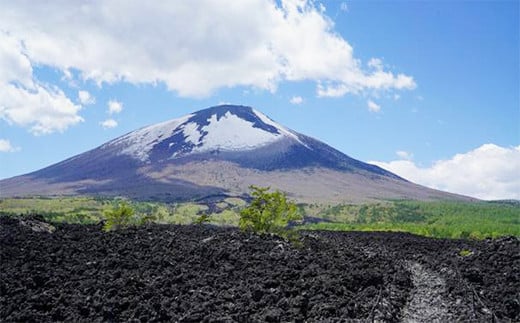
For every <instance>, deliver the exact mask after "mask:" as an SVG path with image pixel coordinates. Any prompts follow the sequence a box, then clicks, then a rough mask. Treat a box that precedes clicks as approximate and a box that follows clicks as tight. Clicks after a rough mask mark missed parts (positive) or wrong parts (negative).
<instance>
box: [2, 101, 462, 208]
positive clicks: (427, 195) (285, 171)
mask: <svg viewBox="0 0 520 323" xmlns="http://www.w3.org/2000/svg"><path fill="white" fill-rule="evenodd" d="M250 185H259V186H270V187H272V188H276V189H280V190H282V191H285V192H287V194H288V196H289V197H291V198H293V199H295V200H297V201H300V202H337V203H339V202H346V203H361V202H366V201H374V200H382V199H416V200H436V199H466V198H465V197H462V196H458V195H454V194H450V193H446V192H441V191H437V190H433V189H429V188H426V187H423V186H420V185H417V184H414V183H411V182H409V181H407V180H405V179H403V178H401V177H399V176H397V175H395V174H393V173H391V172H388V171H386V170H384V169H382V168H380V167H377V166H375V165H371V164H367V163H364V162H361V161H359V160H356V159H354V158H351V157H349V156H347V155H345V154H343V153H342V152H340V151H338V150H336V149H334V148H332V147H330V146H328V145H326V144H325V143H323V142H320V141H318V140H316V139H313V138H311V137H308V136H305V135H303V134H300V133H298V132H296V131H293V130H291V129H288V128H286V127H284V126H282V125H280V124H278V123H276V122H275V121H273V120H271V119H270V118H269V117H267V116H266V115H264V114H262V113H261V112H259V111H257V110H255V109H253V108H251V107H246V106H235V105H220V106H216V107H211V108H208V109H204V110H200V111H197V112H194V113H192V114H189V115H186V116H183V117H181V118H178V119H173V120H169V121H166V122H162V123H158V124H154V125H151V126H147V127H144V128H141V129H138V130H136V131H133V132H130V133H128V134H126V135H123V136H121V137H119V138H116V139H114V140H111V141H109V142H107V143H105V144H103V145H101V146H100V147H98V148H95V149H93V150H90V151H87V152H85V153H82V154H79V155H77V156H74V157H72V158H69V159H67V160H64V161H62V162H60V163H57V164H54V165H51V166H49V167H46V168H44V169H41V170H38V171H35V172H33V173H29V174H26V175H22V176H18V177H13V178H9V179H5V180H2V181H0V197H13V196H34V195H38V196H56V195H93V196H126V197H129V198H133V199H140V200H160V201H194V200H204V199H210V198H215V197H228V196H243V195H245V194H247V192H248V187H249V186H250Z"/></svg>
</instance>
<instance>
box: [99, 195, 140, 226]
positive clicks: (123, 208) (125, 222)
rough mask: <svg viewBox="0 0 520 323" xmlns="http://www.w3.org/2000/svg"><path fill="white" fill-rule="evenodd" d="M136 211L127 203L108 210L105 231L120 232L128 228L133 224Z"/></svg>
mask: <svg viewBox="0 0 520 323" xmlns="http://www.w3.org/2000/svg"><path fill="white" fill-rule="evenodd" d="M134 213H135V212H134V209H133V208H132V207H130V205H128V204H127V203H125V202H123V203H120V204H119V205H118V206H117V207H115V208H111V209H108V210H106V211H105V212H104V214H105V224H104V225H103V230H104V231H111V230H119V229H121V228H125V227H128V226H129V225H130V223H131V220H132V216H133V215H134Z"/></svg>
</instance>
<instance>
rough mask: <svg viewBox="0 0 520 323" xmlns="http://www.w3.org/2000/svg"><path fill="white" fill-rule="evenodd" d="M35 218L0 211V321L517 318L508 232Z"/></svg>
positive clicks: (514, 253)
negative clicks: (479, 234) (108, 224)
mask: <svg viewBox="0 0 520 323" xmlns="http://www.w3.org/2000/svg"><path fill="white" fill-rule="evenodd" d="M41 221H42V219H41V218H38V217H31V218H29V219H25V220H21V219H16V218H8V217H0V266H1V267H0V321H5V322H11V321H15V322H20V321H23V322H27V321H38V322H40V321H41V322H48V321H69V322H70V321H85V322H86V321H88V322H95V321H116V322H117V321H125V322H126V321H134V322H153V321H169V322H233V321H237V322H287V321H290V322H322V321H327V322H330V321H343V322H345V321H346V322H348V321H361V322H365V321H369V322H373V321H378V322H430V321H441V322H444V321H446V322H448V321H472V322H475V321H476V322H489V321H495V322H511V321H513V322H518V321H519V320H520V294H519V293H520V269H519V268H520V254H519V250H520V241H519V240H518V239H517V238H512V237H511V238H502V239H497V240H484V241H463V240H444V239H430V238H424V237H418V236H414V235H410V234H403V233H383V232H381V233H375V232H372V233H368V232H347V233H344V232H302V245H301V246H294V245H291V244H290V243H288V242H286V241H284V240H282V239H280V238H278V237H276V236H258V235H254V234H249V233H243V232H240V231H238V230H237V229H235V228H219V227H212V226H175V225H150V226H142V227H138V228H129V229H124V230H120V231H115V232H108V233H105V232H103V231H102V230H101V225H70V224H55V225H54V226H55V230H50V229H52V228H51V227H49V226H47V225H46V224H45V223H42V222H41ZM50 231H52V232H50ZM462 250H463V252H462V253H461V251H462Z"/></svg>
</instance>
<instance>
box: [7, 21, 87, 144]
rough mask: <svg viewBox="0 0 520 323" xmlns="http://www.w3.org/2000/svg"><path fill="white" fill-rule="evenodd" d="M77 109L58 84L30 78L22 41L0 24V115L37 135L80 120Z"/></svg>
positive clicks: (30, 71)
mask: <svg viewBox="0 0 520 323" xmlns="http://www.w3.org/2000/svg"><path fill="white" fill-rule="evenodd" d="M0 15H2V14H1V13H0ZM0 20H1V19H0ZM0 24H1V23H0ZM80 109H81V106H79V105H76V104H74V103H73V102H72V101H71V100H70V99H69V98H67V97H66V95H65V94H64V93H63V91H62V90H60V89H59V88H57V87H54V86H52V85H46V84H42V83H40V82H38V81H37V80H35V79H34V76H33V69H32V62H31V60H30V58H29V57H28V55H27V52H26V48H25V47H24V46H23V43H22V42H21V41H20V40H19V39H17V38H15V37H13V36H12V35H10V34H8V33H6V32H4V31H2V28H0V119H3V120H5V121H7V123H9V124H16V125H19V126H26V127H29V128H30V131H31V132H32V133H33V134H36V135H41V134H48V133H52V132H55V131H64V130H65V129H67V128H68V127H69V126H71V125H74V124H76V123H78V122H81V121H83V118H82V117H80V116H79V115H78V112H79V110H80Z"/></svg>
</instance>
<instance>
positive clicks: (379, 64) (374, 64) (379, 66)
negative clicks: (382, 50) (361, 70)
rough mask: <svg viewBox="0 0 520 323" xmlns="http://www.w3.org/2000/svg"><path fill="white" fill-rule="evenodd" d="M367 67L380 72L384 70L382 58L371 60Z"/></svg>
mask: <svg viewBox="0 0 520 323" xmlns="http://www.w3.org/2000/svg"><path fill="white" fill-rule="evenodd" d="M367 65H368V67H371V68H373V69H375V70H378V71H381V70H383V61H382V60H381V59H380V58H371V59H370V60H369V61H368V63H367Z"/></svg>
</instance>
